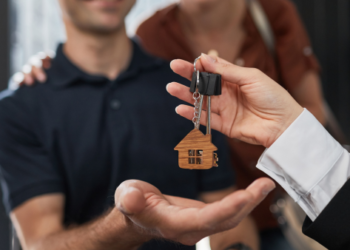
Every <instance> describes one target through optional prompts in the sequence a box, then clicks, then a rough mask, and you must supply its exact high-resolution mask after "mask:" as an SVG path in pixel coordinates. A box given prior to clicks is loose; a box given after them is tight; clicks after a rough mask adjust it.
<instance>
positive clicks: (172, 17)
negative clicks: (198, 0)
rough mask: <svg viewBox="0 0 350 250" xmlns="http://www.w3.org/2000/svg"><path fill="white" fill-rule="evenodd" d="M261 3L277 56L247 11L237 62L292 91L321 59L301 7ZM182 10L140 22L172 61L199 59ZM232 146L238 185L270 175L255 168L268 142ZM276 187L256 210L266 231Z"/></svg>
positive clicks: (270, 0)
mask: <svg viewBox="0 0 350 250" xmlns="http://www.w3.org/2000/svg"><path fill="white" fill-rule="evenodd" d="M260 2H261V5H262V6H263V8H264V10H265V12H266V15H267V17H268V19H269V21H270V24H271V26H272V29H273V32H274V35H275V50H276V56H275V57H274V56H272V55H271V54H270V52H269V50H268V49H267V47H266V45H265V43H264V41H263V39H262V37H261V35H260V33H259V31H258V29H257V28H256V26H255V23H254V21H253V19H252V17H251V15H250V13H249V11H248V10H247V11H246V14H245V17H244V21H243V26H244V29H245V31H246V38H245V41H244V43H243V46H242V47H241V51H240V52H239V56H238V57H237V59H236V61H235V62H233V63H236V64H240V65H241V66H245V67H254V68H258V69H260V70H261V71H263V72H264V73H265V74H267V75H268V76H270V77H271V78H272V79H274V80H275V81H277V82H279V83H280V84H281V85H282V86H283V87H285V88H286V89H287V90H288V91H291V90H293V89H294V88H295V87H296V86H297V85H298V84H299V83H300V82H301V79H302V77H303V76H304V74H305V73H306V72H308V71H316V72H318V71H319V65H318V62H317V60H316V58H315V56H314V55H313V53H312V49H311V45H310V41H309V38H308V36H307V33H306V31H305V29H304V27H303V24H302V22H301V20H300V17H299V15H298V13H297V11H296V9H295V6H294V5H293V4H292V3H291V2H290V1H288V0H260ZM178 11H179V7H178V5H177V4H174V5H171V6H169V7H167V8H165V9H162V10H160V11H158V12H156V13H155V14H154V15H153V16H152V17H150V18H149V19H147V20H146V21H145V22H143V23H142V24H141V25H140V27H139V28H138V30H137V32H136V34H137V35H138V36H139V38H140V41H141V44H142V45H143V47H144V48H145V49H146V50H147V51H148V52H150V53H151V54H153V55H155V56H158V57H161V58H163V59H166V60H169V61H170V60H173V59H178V58H180V59H184V60H187V61H190V62H193V61H194V59H195V58H196V57H197V56H198V55H194V54H193V53H192V51H191V49H190V46H189V42H188V41H187V40H186V37H185V35H184V33H183V31H182V29H181V26H180V23H179V21H178V15H177V12H178ZM212 49H215V47H214V48H212ZM230 146H231V155H232V160H233V165H234V168H235V170H236V174H237V186H238V188H245V187H247V186H248V185H249V184H250V183H251V182H252V181H254V180H255V179H256V178H258V177H262V176H265V175H264V174H263V173H262V172H260V171H259V170H257V169H256V168H255V166H256V163H257V160H258V159H259V157H260V155H261V153H262V152H263V150H264V148H263V147H261V146H252V145H248V144H246V143H243V142H239V141H237V140H230ZM276 192H278V191H276ZM276 192H274V193H272V194H270V195H269V197H268V198H267V199H266V200H265V201H264V202H263V203H262V204H261V205H260V206H259V207H257V208H256V209H255V210H254V211H253V213H252V215H253V217H254V218H255V220H256V222H257V224H258V227H259V228H260V229H261V230H262V229H268V228H274V227H276V226H277V222H276V220H275V218H274V216H273V215H272V214H271V212H270V210H269V207H270V204H271V203H272V201H273V199H274V196H276Z"/></svg>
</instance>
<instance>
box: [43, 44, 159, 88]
mask: <svg viewBox="0 0 350 250" xmlns="http://www.w3.org/2000/svg"><path fill="white" fill-rule="evenodd" d="M131 41H132V45H133V48H132V57H131V60H130V64H129V66H128V68H127V69H126V70H125V71H124V72H122V73H120V74H119V76H118V77H117V79H115V80H114V81H118V82H119V81H123V80H126V79H128V78H130V77H135V76H137V74H138V73H139V72H140V71H142V70H150V69H152V68H156V67H159V66H160V65H161V64H162V62H163V61H162V60H161V59H159V58H155V57H153V56H151V55H149V54H147V53H146V52H145V51H144V50H143V49H142V48H141V47H140V45H139V44H138V42H137V41H136V39H131ZM47 75H48V80H49V81H50V82H51V83H52V84H53V85H54V86H56V87H66V86H69V85H70V84H73V83H74V82H76V81H77V80H83V81H87V82H101V81H104V80H106V79H107V78H106V77H105V76H102V75H90V74H88V73H86V72H84V71H83V70H81V69H80V68H79V67H77V66H76V65H75V64H74V63H72V62H71V61H70V60H69V59H68V58H67V56H66V55H65V54H64V52H63V44H59V45H58V47H57V50H56V57H55V58H54V59H53V60H52V64H51V67H50V69H48V70H47Z"/></svg>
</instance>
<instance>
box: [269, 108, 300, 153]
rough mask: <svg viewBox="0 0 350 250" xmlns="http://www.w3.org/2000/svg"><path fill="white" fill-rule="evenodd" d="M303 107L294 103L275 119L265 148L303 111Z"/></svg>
mask: <svg viewBox="0 0 350 250" xmlns="http://www.w3.org/2000/svg"><path fill="white" fill-rule="evenodd" d="M303 111H304V109H303V108H302V107H301V106H300V105H299V104H298V103H296V105H295V106H294V107H293V108H291V109H290V111H289V112H286V114H285V115H284V116H282V118H281V119H280V121H277V126H276V128H275V133H272V134H273V136H271V139H270V140H269V141H268V142H267V144H266V145H264V146H265V147H266V148H269V147H270V146H271V145H272V144H273V143H275V141H277V139H278V138H279V137H280V136H281V135H282V134H283V133H284V132H285V131H286V130H287V128H289V127H290V125H292V123H293V122H294V121H295V120H296V119H297V118H298V117H299V116H300V115H301V114H302V113H303Z"/></svg>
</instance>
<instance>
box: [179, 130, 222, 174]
mask: <svg viewBox="0 0 350 250" xmlns="http://www.w3.org/2000/svg"><path fill="white" fill-rule="evenodd" d="M175 150H177V151H179V167H180V168H184V169H210V168H212V167H213V166H214V167H217V166H218V165H217V161H218V158H217V154H216V153H214V151H216V150H218V149H217V148H216V147H215V145H214V144H213V143H212V142H211V134H207V135H204V134H203V133H202V132H201V131H200V130H198V129H193V130H192V131H191V132H190V133H189V134H188V135H187V136H186V137H185V138H184V139H183V140H182V141H181V142H180V143H179V144H178V145H177V146H176V147H175Z"/></svg>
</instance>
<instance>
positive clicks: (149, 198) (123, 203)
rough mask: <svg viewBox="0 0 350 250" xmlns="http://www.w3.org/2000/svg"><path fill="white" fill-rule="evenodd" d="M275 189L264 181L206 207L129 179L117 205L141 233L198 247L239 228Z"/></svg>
mask: <svg viewBox="0 0 350 250" xmlns="http://www.w3.org/2000/svg"><path fill="white" fill-rule="evenodd" d="M274 188H275V184H274V183H273V182H272V181H271V180H269V179H267V178H261V179H259V180H257V181H255V182H254V183H253V184H251V185H250V186H249V187H248V188H247V189H246V190H241V191H237V192H234V193H232V194H230V195H228V196H226V197H225V198H224V199H222V200H221V201H218V202H215V203H212V204H205V203H203V202H200V201H195V200H190V199H184V198H180V197H174V196H168V195H163V194H162V193H161V192H160V191H159V190H158V189H157V188H156V187H154V186H152V185H151V184H149V183H146V182H143V181H137V180H129V181H125V182H123V183H122V184H121V185H120V186H119V187H118V188H117V190H116V193H115V202H116V206H117V208H118V209H119V211H121V212H122V213H123V214H124V216H125V217H126V218H127V220H128V221H129V222H130V223H133V224H134V226H136V227H137V228H139V231H140V233H142V234H146V235H150V236H152V237H158V238H164V239H167V240H172V241H176V242H180V243H182V244H185V245H194V244H195V243H197V242H198V241H199V240H201V239H202V238H204V237H206V236H209V235H212V234H215V233H218V232H221V231H225V230H228V229H231V228H234V227H236V226H237V225H238V224H239V222H240V221H241V220H242V219H243V218H244V217H245V216H247V215H248V214H249V213H250V212H251V211H252V210H253V209H254V208H255V207H256V206H257V205H258V204H259V203H260V202H261V201H262V200H263V199H264V198H265V197H266V195H267V194H268V193H269V192H270V191H271V190H273V189H274Z"/></svg>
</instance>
